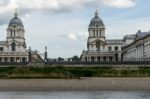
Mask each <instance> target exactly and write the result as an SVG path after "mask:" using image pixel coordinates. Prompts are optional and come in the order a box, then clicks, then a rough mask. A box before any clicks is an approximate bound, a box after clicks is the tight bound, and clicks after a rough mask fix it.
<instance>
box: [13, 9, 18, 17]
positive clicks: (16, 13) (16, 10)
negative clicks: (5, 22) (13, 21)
mask: <svg viewBox="0 0 150 99" xmlns="http://www.w3.org/2000/svg"><path fill="white" fill-rule="evenodd" d="M14 15H15V17H18V9H17V8H16V9H15V14H14Z"/></svg>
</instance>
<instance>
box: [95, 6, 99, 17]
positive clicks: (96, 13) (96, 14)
mask: <svg viewBox="0 0 150 99" xmlns="http://www.w3.org/2000/svg"><path fill="white" fill-rule="evenodd" d="M98 14H99V13H98V8H97V9H96V12H95V16H98Z"/></svg>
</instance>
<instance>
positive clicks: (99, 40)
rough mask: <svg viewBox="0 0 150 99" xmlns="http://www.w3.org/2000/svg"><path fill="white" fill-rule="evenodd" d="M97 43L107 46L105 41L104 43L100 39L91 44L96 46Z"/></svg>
mask: <svg viewBox="0 0 150 99" xmlns="http://www.w3.org/2000/svg"><path fill="white" fill-rule="evenodd" d="M96 42H99V43H100V44H101V45H105V44H106V42H104V41H102V40H100V39H97V40H94V41H92V42H90V43H89V44H96Z"/></svg>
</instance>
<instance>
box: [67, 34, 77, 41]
mask: <svg viewBox="0 0 150 99" xmlns="http://www.w3.org/2000/svg"><path fill="white" fill-rule="evenodd" d="M68 38H69V39H71V40H77V36H76V35H75V34H73V33H71V34H69V35H68Z"/></svg>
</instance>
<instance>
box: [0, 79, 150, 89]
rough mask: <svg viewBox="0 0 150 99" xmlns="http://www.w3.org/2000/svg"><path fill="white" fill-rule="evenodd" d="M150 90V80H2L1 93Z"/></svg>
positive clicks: (0, 84) (0, 82)
mask: <svg viewBox="0 0 150 99" xmlns="http://www.w3.org/2000/svg"><path fill="white" fill-rule="evenodd" d="M101 90H105V91H107V90H109V91H110V90H113V91H115V90H116V91H119V90H122V91H124V90H125V91H126V90H131V91H132V90H136V91H137V90H140V91H141V90H143V91H144V90H145V91H147V90H148V91H149V90H150V78H140V77H138V78H114V77H113V78H81V79H1V80H0V91H101Z"/></svg>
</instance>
